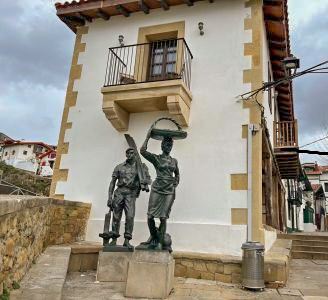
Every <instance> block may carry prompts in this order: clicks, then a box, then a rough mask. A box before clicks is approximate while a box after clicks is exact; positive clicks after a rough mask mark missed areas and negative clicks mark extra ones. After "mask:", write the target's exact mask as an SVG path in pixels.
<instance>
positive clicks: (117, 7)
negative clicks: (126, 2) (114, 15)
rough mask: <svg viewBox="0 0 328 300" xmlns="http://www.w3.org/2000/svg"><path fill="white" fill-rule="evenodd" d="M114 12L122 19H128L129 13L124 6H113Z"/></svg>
mask: <svg viewBox="0 0 328 300" xmlns="http://www.w3.org/2000/svg"><path fill="white" fill-rule="evenodd" d="M115 8H116V10H117V11H118V12H119V13H120V14H122V15H123V16H124V17H126V18H127V17H129V16H130V13H129V12H128V11H127V10H126V9H125V8H124V6H122V5H116V6H115Z"/></svg>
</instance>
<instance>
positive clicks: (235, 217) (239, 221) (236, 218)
mask: <svg viewBox="0 0 328 300" xmlns="http://www.w3.org/2000/svg"><path fill="white" fill-rule="evenodd" d="M231 224H232V225H247V208H231Z"/></svg>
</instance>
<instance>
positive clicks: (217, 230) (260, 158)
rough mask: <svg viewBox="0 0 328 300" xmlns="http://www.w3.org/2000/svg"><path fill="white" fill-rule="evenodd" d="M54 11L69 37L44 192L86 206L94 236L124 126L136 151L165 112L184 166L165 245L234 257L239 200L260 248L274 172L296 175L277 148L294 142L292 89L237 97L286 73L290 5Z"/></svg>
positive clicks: (266, 240)
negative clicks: (178, 137) (178, 135)
mask: <svg viewBox="0 0 328 300" xmlns="http://www.w3.org/2000/svg"><path fill="white" fill-rule="evenodd" d="M186 3H187V5H186ZM56 8H57V15H58V16H59V18H60V19H61V20H62V21H63V22H64V23H65V24H66V25H67V26H68V27H69V28H70V29H72V30H73V31H74V32H76V41H75V47H74V52H73V58H72V66H71V71H70V76H69V81H68V87H67V93H66V101H65V106H64V110H63V116H62V122H61V130H60V136H59V142H58V149H57V158H56V162H55V170H54V176H53V181H52V186H51V194H52V196H54V197H56V198H59V199H69V200H75V201H85V202H91V203H92V211H91V216H90V220H89V223H88V231H87V237H86V238H87V240H98V234H99V233H100V232H101V231H102V228H103V222H104V215H105V213H106V212H107V209H108V208H107V207H106V202H107V190H108V185H109V182H110V179H111V174H112V171H113V168H114V167H115V165H117V164H118V163H120V162H123V161H124V160H125V155H124V153H125V150H126V149H127V147H128V146H127V144H126V142H125V139H124V133H125V132H127V133H129V134H130V135H131V136H133V137H134V139H135V141H136V143H137V145H138V146H139V147H140V146H141V144H142V142H143V140H144V139H145V136H146V133H147V131H148V129H149V128H150V126H151V125H152V124H153V122H154V121H155V120H156V119H157V118H159V117H173V118H175V120H176V121H177V122H178V123H179V124H180V125H181V126H183V127H184V130H186V131H187V132H188V138H187V139H186V140H183V141H176V142H175V143H174V146H173V153H172V156H173V157H175V158H177V159H178V162H179V168H180V170H181V181H180V184H179V186H178V188H177V194H176V200H175V203H174V205H173V208H172V213H171V216H170V219H169V223H168V232H169V233H170V234H171V235H172V239H173V243H174V245H173V247H174V249H175V250H185V251H196V252H208V253H217V252H221V253H230V254H240V253H241V250H240V247H241V245H242V243H243V242H245V241H246V239H247V212H248V210H247V207H248V200H249V203H251V204H252V208H251V213H252V218H251V219H252V224H251V226H250V228H251V234H252V239H253V240H257V241H260V242H262V243H263V244H265V246H266V248H267V249H269V248H270V246H271V245H272V243H273V241H274V240H275V237H276V230H285V229H286V218H285V207H284V205H285V194H286V191H285V188H284V185H283V183H282V178H286V177H288V176H296V175H295V174H296V172H297V168H294V165H293V159H292V160H290V161H292V162H291V165H292V166H291V169H292V171H288V172H286V170H285V169H284V166H286V164H285V162H284V159H285V157H286V155H285V156H283V157H282V155H280V154H281V153H280V152H281V150H282V148H283V147H285V146H289V147H292V148H293V147H294V148H295V147H297V130H296V129H295V128H296V125H295V124H296V122H295V119H294V115H293V99H292V93H291V86H290V85H289V84H284V85H281V86H279V88H277V89H276V90H275V91H273V90H269V91H265V92H264V93H263V92H260V93H258V95H257V96H256V98H254V97H253V98H251V99H248V100H245V99H242V98H241V97H237V96H238V95H241V94H243V93H246V92H249V91H251V90H254V89H256V88H259V87H261V86H262V84H263V82H268V81H272V80H277V79H279V78H281V77H283V76H284V72H283V69H282V65H281V60H282V59H283V58H284V57H287V56H288V55H289V54H290V53H289V37H288V22H287V21H286V20H287V1H277V2H276V3H272V1H264V2H263V1H259V0H251V1H245V0H235V1H230V0H221V1H209V2H207V1H192V0H190V1H186V2H184V1H175V2H174V3H173V2H172V3H171V2H170V1H165V0H162V1H154V0H149V1H139V2H137V1H132V0H131V1H130V0H128V1H127V0H119V1H117V3H116V2H115V5H114V4H112V3H109V2H106V1H100V0H99V1H97V0H96V1H94V0H93V1H90V0H89V1H80V2H79V3H76V2H75V1H74V2H72V3H68V2H66V3H64V4H60V3H57V4H56ZM277 41H279V42H277ZM277 45H278V46H277ZM273 95H275V97H274V96H273ZM284 122H285V123H284ZM287 123H288V125H289V126H288V128H287V127H286V126H284V125H283V124H287ZM249 125H251V126H249ZM252 125H254V126H252ZM286 130H291V131H292V132H293V135H289V139H288V140H286V136H285V138H281V137H282V136H283V134H284V132H286ZM249 131H250V132H251V134H248V133H249ZM291 137H292V140H291ZM287 142H288V143H287ZM248 145H249V147H248ZM247 149H249V153H252V155H251V157H248V156H247V153H248V152H247ZM149 151H151V152H154V153H160V143H159V142H157V141H154V140H152V141H150V143H149ZM250 151H251V152H250ZM288 155H289V157H291V156H292V158H294V156H295V153H294V152H289V154H288ZM282 162H283V163H282ZM293 168H294V169H293ZM149 169H150V171H151V176H152V178H153V179H154V178H155V174H154V170H153V169H152V168H151V166H149ZM290 172H291V173H290ZM249 184H250V186H248V185H249ZM250 191H251V193H250ZM148 197H149V194H146V193H142V194H141V196H140V198H139V199H138V200H137V203H136V206H137V208H136V218H135V229H134V237H133V242H134V243H135V244H138V243H139V242H141V241H143V240H145V239H146V238H147V236H148V229H147V223H146V218H147V217H146V212H147V205H148Z"/></svg>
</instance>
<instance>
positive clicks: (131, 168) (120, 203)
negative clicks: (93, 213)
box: [99, 135, 151, 251]
mask: <svg viewBox="0 0 328 300" xmlns="http://www.w3.org/2000/svg"><path fill="white" fill-rule="evenodd" d="M126 139H127V141H128V143H129V145H130V146H132V147H130V148H128V149H127V150H126V161H125V162H124V163H121V164H119V165H117V166H116V167H115V169H114V171H113V174H112V180H111V182H110V185H109V189H108V201H107V206H108V207H109V208H110V211H109V212H108V213H107V214H106V216H105V224H104V232H103V233H101V234H99V236H100V237H102V238H103V245H104V246H105V247H106V249H107V251H116V250H115V249H113V248H112V247H117V245H116V244H117V239H118V237H119V236H120V234H119V231H120V224H121V219H122V214H123V211H124V214H125V232H124V243H123V247H126V248H127V249H128V250H133V246H132V245H131V244H130V240H131V239H132V232H133V225H134V216H135V202H136V198H138V197H139V195H140V190H145V191H149V188H148V184H150V183H151V179H150V176H149V174H148V168H147V167H146V165H145V164H143V163H141V160H140V157H139V154H138V151H137V149H136V146H135V143H134V141H133V139H132V137H130V136H128V135H126ZM115 186H117V188H116V190H115V191H114V189H115ZM111 212H112V213H113V220H112V231H109V225H110V219H111ZM110 239H112V240H111V242H110V243H109V240H110ZM109 248H112V250H110V249H109ZM104 249H105V248H104ZM121 250H123V249H121ZM104 251H105V250H104Z"/></svg>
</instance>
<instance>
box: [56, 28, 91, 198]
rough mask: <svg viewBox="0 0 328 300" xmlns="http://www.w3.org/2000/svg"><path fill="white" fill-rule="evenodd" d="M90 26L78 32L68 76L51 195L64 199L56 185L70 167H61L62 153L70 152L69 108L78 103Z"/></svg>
mask: <svg viewBox="0 0 328 300" xmlns="http://www.w3.org/2000/svg"><path fill="white" fill-rule="evenodd" d="M88 29H89V28H88V27H87V26H84V27H79V28H78V30H77V32H76V38H75V45H74V50H73V57H72V64H71V69H70V74H69V78H68V85H67V90H66V98H65V104H64V109H63V115H62V121H61V125H60V131H59V138H58V147H57V156H56V161H55V165H54V173H53V176H52V181H51V187H50V196H51V197H54V198H56V199H61V200H63V199H64V195H62V194H56V186H57V182H58V181H67V177H68V171H69V170H68V169H61V168H60V163H61V158H62V155H64V154H67V153H68V149H69V144H68V143H65V142H64V140H65V132H66V129H71V128H72V123H71V122H68V113H69V109H70V108H71V107H73V106H75V105H76V99H77V93H78V92H77V91H73V86H74V81H75V80H76V79H80V78H81V72H82V65H81V64H78V59H79V54H80V53H81V52H84V51H85V43H82V42H81V39H82V35H83V34H87V33H88Z"/></svg>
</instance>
